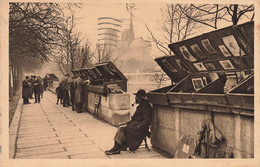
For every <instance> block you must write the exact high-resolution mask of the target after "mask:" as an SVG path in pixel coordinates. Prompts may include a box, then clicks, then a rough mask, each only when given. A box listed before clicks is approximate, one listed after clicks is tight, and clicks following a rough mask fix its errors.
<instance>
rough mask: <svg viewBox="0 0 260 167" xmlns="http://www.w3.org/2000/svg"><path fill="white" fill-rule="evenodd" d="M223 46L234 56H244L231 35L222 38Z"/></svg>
mask: <svg viewBox="0 0 260 167" xmlns="http://www.w3.org/2000/svg"><path fill="white" fill-rule="evenodd" d="M222 40H223V42H224V44H225V46H226V47H227V48H228V49H229V50H230V52H231V53H232V54H233V55H234V56H244V55H245V52H244V51H243V50H242V49H241V48H240V47H239V46H238V43H237V41H236V39H235V37H234V36H233V35H229V36H226V37H222Z"/></svg>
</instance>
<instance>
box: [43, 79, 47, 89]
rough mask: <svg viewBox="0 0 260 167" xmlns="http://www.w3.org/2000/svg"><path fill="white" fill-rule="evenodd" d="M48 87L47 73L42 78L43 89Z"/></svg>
mask: <svg viewBox="0 0 260 167" xmlns="http://www.w3.org/2000/svg"><path fill="white" fill-rule="evenodd" d="M47 87H48V75H45V77H44V78H43V89H44V91H46V89H47Z"/></svg>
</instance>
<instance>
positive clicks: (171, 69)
mask: <svg viewBox="0 0 260 167" xmlns="http://www.w3.org/2000/svg"><path fill="white" fill-rule="evenodd" d="M162 64H163V66H164V67H165V68H167V69H168V70H170V71H171V72H178V70H176V68H175V67H173V66H172V65H171V64H170V63H169V62H168V61H167V60H166V59H163V60H162Z"/></svg>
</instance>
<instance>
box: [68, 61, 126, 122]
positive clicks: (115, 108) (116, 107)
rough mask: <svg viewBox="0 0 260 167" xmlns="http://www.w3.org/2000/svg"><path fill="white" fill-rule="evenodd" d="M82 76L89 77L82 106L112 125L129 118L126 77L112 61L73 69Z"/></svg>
mask: <svg viewBox="0 0 260 167" xmlns="http://www.w3.org/2000/svg"><path fill="white" fill-rule="evenodd" d="M72 73H73V74H74V75H75V74H80V75H81V76H82V78H85V79H89V80H90V84H88V85H86V86H85V87H84V95H85V96H84V97H85V102H84V105H83V108H84V109H85V110H86V111H89V112H91V113H93V114H95V115H96V116H97V117H99V118H103V119H104V120H106V121H108V122H109V123H111V124H113V125H117V124H118V123H120V122H124V121H128V120H129V118H130V112H129V109H130V96H129V94H127V93H125V92H126V91H127V78H126V77H125V76H124V75H123V74H122V73H121V71H120V70H119V69H118V68H117V67H116V66H115V65H114V64H113V63H112V62H110V61H109V62H105V63H97V64H95V66H94V67H92V68H84V69H81V70H74V71H72Z"/></svg>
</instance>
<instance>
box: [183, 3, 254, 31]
mask: <svg viewBox="0 0 260 167" xmlns="http://www.w3.org/2000/svg"><path fill="white" fill-rule="evenodd" d="M178 6H179V8H180V9H181V12H182V13H183V14H184V15H185V16H186V17H188V18H190V19H191V20H193V21H195V22H197V23H199V24H202V25H206V26H208V27H211V28H214V29H217V28H218V25H219V22H220V21H225V22H227V23H230V24H233V25H237V23H238V22H239V20H240V19H241V18H245V19H247V20H248V21H252V20H253V19H254V5H253V4H252V5H238V4H230V5H225V4H201V5H194V4H191V5H189V9H190V10H193V11H195V12H194V14H196V15H190V13H189V10H186V9H185V6H187V5H181V4H178Z"/></svg>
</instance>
